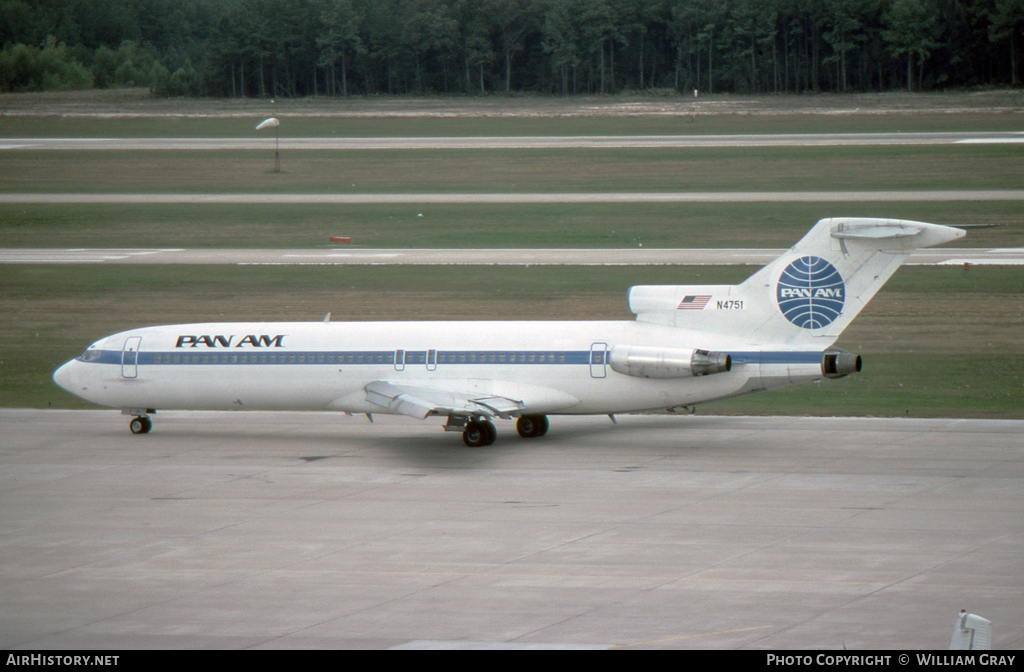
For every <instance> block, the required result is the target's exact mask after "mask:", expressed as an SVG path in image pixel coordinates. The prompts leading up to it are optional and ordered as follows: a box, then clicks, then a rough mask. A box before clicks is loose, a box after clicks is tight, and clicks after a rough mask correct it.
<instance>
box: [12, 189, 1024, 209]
mask: <svg viewBox="0 0 1024 672" xmlns="http://www.w3.org/2000/svg"><path fill="white" fill-rule="evenodd" d="M908 201H925V202H939V203H942V202H954V201H1024V189H978V190H946V191H705V192H688V191H684V192H618V193H616V192H607V193H580V192H573V193H564V192H563V193H490V194H483V193H481V194H472V193H426V194H424V193H420V194H397V193H381V194H344V193H333V194H324V193H320V194H267V193H234V194H199V193H176V194H167V193H141V194H137V193H104V194H92V193H66V192H52V193H17V192H11V193H0V204H4V203H20V204H55V205H61V204H150V205H168V204H191V205H209V204H218V203H219V204H242V205H247V204H267V205H295V204H326V205H381V204H384V205H387V204H414V205H430V204H479V203H489V204H503V203H508V204H524V203H904V202H908Z"/></svg>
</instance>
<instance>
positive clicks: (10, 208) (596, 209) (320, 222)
mask: <svg viewBox="0 0 1024 672" xmlns="http://www.w3.org/2000/svg"><path fill="white" fill-rule="evenodd" d="M420 215H422V216H420ZM833 216H845V217H896V218H901V219H911V220H918V221H926V222H934V223H936V224H948V225H952V226H962V225H971V224H975V225H976V224H990V225H991V224H995V225H997V226H994V227H991V228H972V229H971V230H970V232H969V233H968V235H967V237H965V238H962V239H960V240H958V241H956V242H955V243H953V244H952V246H959V247H1015V246H1019V245H1021V244H1022V242H1024V213H1022V205H1021V204H1020V203H1015V202H991V201H962V202H953V203H928V202H918V203H773V204H764V203H716V204H707V203H692V204H658V203H630V204H587V203H578V204H524V205H516V206H509V205H500V204H499V205H488V204H483V205H476V204H471V205H416V204H413V205H346V206H338V205H315V204H302V205H216V204H212V205H106V204H104V205H91V204H84V205H83V204H71V205H22V204H0V240H2V241H3V242H2V244H0V246H2V247H140V248H147V247H163V248H167V247H172V248H173V247H186V248H218V247H242V248H261V247H262V248H313V247H336V246H337V245H336V244H334V243H331V242H330V241H329V238H330V236H332V235H346V236H351V237H352V243H351V245H352V246H353V247H391V248H421V247H426V248H466V249H472V248H549V247H579V248H617V247H636V246H638V245H641V244H642V245H643V246H644V247H661V248H677V247H685V248H706V247H740V248H743V247H754V248H757V247H769V248H785V247H789V246H790V245H792V244H793V243H795V242H796V241H797V240H799V239H800V238H801V237H802V236H803V234H804V233H806V232H807V230H808V229H809V228H810V227H811V226H812V225H813V224H814V222H816V221H818V220H819V219H822V218H825V217H833Z"/></svg>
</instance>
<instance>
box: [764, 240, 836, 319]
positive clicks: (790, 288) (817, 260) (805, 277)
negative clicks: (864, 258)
mask: <svg viewBox="0 0 1024 672" xmlns="http://www.w3.org/2000/svg"><path fill="white" fill-rule="evenodd" d="M776 298H777V299H778V302H779V310H781V311H782V314H783V315H785V316H786V319H787V320H789V321H790V322H792V323H793V324H795V325H796V326H798V327H802V328H804V329H821V328H822V327H827V326H828V325H830V324H832V322H834V321H835V319H836V318H837V317H839V314H840V313H841V312H843V304H844V303H845V301H846V285H845V284H844V283H843V276H841V275H839V271H837V270H836V267H835V266H833V265H832V264H830V263H828V262H827V261H825V260H824V259H822V258H821V257H800V258H799V259H797V260H795V261H794V262H793V263H791V264H790V265H789V266H787V267H786V270H784V271H783V272H782V276H781V277H780V278H779V285H778V289H777V290H776Z"/></svg>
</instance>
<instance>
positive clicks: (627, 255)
mask: <svg viewBox="0 0 1024 672" xmlns="http://www.w3.org/2000/svg"><path fill="white" fill-rule="evenodd" d="M783 252H785V250H783V249H656V248H629V249H621V248H620V249H473V250H464V249H404V250H403V249H387V248H362V249H361V248H346V247H332V248H324V249H220V248H213V249H182V248H170V249H116V248H111V249H80V248H75V249H60V248H35V249H32V248H24V249H18V248H6V249H4V248H0V264H133V265H140V264H142V265H152V264H214V265H224V264H231V265H239V266H392V265H409V266H704V265H730V264H756V265H764V264H766V263H768V262H769V261H771V260H773V259H775V258H776V257H778V256H779V255H781V254H782V253H783ZM906 263H907V264H908V265H912V266H913V265H919V266H928V265H948V266H962V265H963V264H965V263H968V264H971V265H998V266H1020V265H1024V247H1014V248H938V249H921V250H916V251H915V252H913V253H912V254H911V255H910V259H909V260H908V261H907V262H906Z"/></svg>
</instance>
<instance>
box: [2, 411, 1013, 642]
mask: <svg viewBox="0 0 1024 672" xmlns="http://www.w3.org/2000/svg"><path fill="white" fill-rule="evenodd" d="M374 419H375V422H374V423H373V424H370V423H368V422H367V421H366V419H365V418H363V417H351V418H350V417H345V416H343V415H334V414H316V413H220V414H217V413H159V414H157V415H156V416H155V417H154V421H155V428H154V430H153V432H152V433H151V434H149V435H145V436H134V435H131V434H129V432H128V429H127V419H126V418H124V417H122V416H121V415H119V414H118V412H116V411H37V410H17V409H3V410H0V424H2V426H3V427H4V436H3V439H2V440H0V508H2V510H3V511H4V515H3V517H2V519H0V529H2V534H0V567H2V568H3V569H2V573H0V603H2V604H3V605H4V609H3V610H0V647H3V648H5V649H15V650H16V649H25V648H28V649H85V648H107V649H132V648H188V649H204V648H224V649H242V648H273V649H288V648H309V647H313V648H356V647H359V648H381V649H383V648H604V649H608V648H625V649H630V648H708V649H741V648H746V649H812V648H818V649H827V650H835V651H839V650H841V649H844V648H845V649H848V650H854V651H856V650H863V649H936V650H938V649H944V648H947V647H948V643H949V638H950V635H951V632H952V625H953V620H954V617H955V615H956V613H957V612H958V611H959V609H961V608H965V609H967V610H969V611H971V612H973V613H977V614H979V615H981V616H983V617H985V618H987V619H989V620H991V621H993V624H994V625H993V648H995V649H1007V648H1009V649H1013V648H1020V647H1021V646H1022V645H1024V599H1022V597H1024V516H1022V515H1021V513H1022V505H1024V451H1022V450H1021V448H1020V436H1021V435H1022V434H1024V422H1022V421H1013V420H1010V421H985V420H909V419H854V418H785V417H775V418H744V417H713V416H702V415H699V414H698V415H695V416H687V417H633V416H622V417H620V418H619V424H618V425H612V424H611V423H610V422H609V421H608V420H607V419H606V418H561V417H556V418H553V419H552V429H551V431H550V433H549V434H548V436H547V437H544V438H543V439H536V440H531V441H525V440H521V439H519V438H518V437H516V436H514V432H513V430H512V429H511V425H510V423H507V422H502V423H500V424H499V428H498V429H499V438H498V441H497V443H495V444H494V445H493V446H491V447H489V448H486V449H468V448H466V447H464V446H463V445H462V442H461V440H460V439H459V437H458V436H457V435H453V434H445V433H444V432H442V431H441V429H440V422H437V421H435V422H417V421H415V420H411V419H408V418H391V417H386V416H375V418H374Z"/></svg>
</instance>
